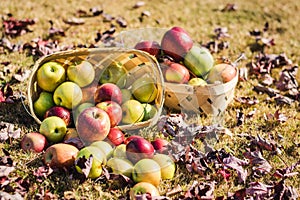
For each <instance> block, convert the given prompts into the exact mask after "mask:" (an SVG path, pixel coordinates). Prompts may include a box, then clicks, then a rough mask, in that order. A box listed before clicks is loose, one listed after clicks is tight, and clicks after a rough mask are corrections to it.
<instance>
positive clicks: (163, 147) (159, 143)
mask: <svg viewBox="0 0 300 200" xmlns="http://www.w3.org/2000/svg"><path fill="white" fill-rule="evenodd" d="M151 144H152V145H153V147H154V149H155V151H156V152H158V153H165V152H166V151H167V150H168V148H167V146H168V145H169V142H168V141H167V140H165V139H162V138H156V139H155V140H153V141H152V142H151Z"/></svg>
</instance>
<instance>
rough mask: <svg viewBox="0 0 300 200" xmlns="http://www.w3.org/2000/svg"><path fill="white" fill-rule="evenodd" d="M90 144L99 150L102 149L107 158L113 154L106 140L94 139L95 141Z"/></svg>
mask: <svg viewBox="0 0 300 200" xmlns="http://www.w3.org/2000/svg"><path fill="white" fill-rule="evenodd" d="M90 146H94V147H97V148H99V150H100V151H102V152H103V153H104V154H105V155H106V158H107V159H109V158H110V157H111V156H112V154H113V148H112V146H111V145H110V144H109V143H108V142H105V141H96V142H93V143H92V144H90Z"/></svg>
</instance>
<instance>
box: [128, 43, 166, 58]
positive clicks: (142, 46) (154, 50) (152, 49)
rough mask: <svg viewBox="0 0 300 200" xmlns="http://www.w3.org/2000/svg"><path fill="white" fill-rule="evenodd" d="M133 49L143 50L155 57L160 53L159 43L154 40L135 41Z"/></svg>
mask: <svg viewBox="0 0 300 200" xmlns="http://www.w3.org/2000/svg"><path fill="white" fill-rule="evenodd" d="M134 48H135V49H138V50H142V51H145V52H147V53H149V54H150V55H153V56H155V57H157V56H158V55H159V54H160V45H159V44H158V42H156V41H149V40H144V41H140V42H138V43H136V45H135V46H134Z"/></svg>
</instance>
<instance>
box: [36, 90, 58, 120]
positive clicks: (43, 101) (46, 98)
mask: <svg viewBox="0 0 300 200" xmlns="http://www.w3.org/2000/svg"><path fill="white" fill-rule="evenodd" d="M52 106H55V103H54V101H53V94H52V93H50V92H46V91H42V92H41V93H40V94H39V97H38V98H37V100H35V101H34V103H33V109H34V113H35V114H36V115H37V116H38V117H40V118H43V117H44V115H45V113H46V111H47V110H48V109H49V108H51V107H52Z"/></svg>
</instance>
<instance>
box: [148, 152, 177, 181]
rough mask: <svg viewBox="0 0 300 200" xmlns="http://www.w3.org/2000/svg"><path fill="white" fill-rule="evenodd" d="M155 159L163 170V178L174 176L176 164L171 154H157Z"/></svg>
mask: <svg viewBox="0 0 300 200" xmlns="http://www.w3.org/2000/svg"><path fill="white" fill-rule="evenodd" d="M153 160H155V161H156V162H157V163H158V164H159V166H160V170H161V178H162V179H163V180H164V179H171V178H173V177H174V174H175V170H176V166H175V163H174V161H173V160H172V159H171V157H170V156H168V155H166V154H156V155H154V156H153Z"/></svg>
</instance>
